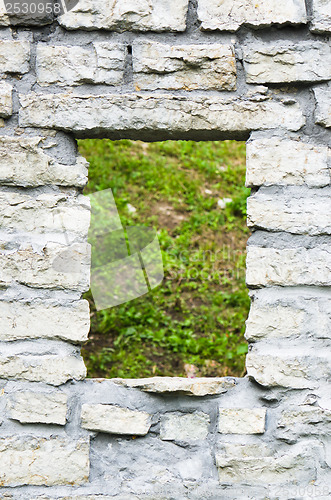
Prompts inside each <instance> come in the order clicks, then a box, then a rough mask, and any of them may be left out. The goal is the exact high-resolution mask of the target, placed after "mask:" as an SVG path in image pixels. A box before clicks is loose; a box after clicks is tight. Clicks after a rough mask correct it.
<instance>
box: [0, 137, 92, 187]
mask: <svg viewBox="0 0 331 500" xmlns="http://www.w3.org/2000/svg"><path fill="white" fill-rule="evenodd" d="M44 139H45V138H43V137H29V138H28V137H22V138H19V137H15V138H14V137H0V155H1V164H0V182H1V183H2V184H6V185H14V186H24V187H36V186H42V185H45V184H46V185H47V184H58V185H61V186H85V184H86V183H87V165H88V164H87V161H86V160H85V158H82V157H78V158H77V160H76V163H75V164H74V165H61V164H59V163H57V162H55V161H54V159H53V158H52V157H50V156H48V155H47V153H46V152H45V151H47V150H45V151H44V150H43V149H42V147H41V146H42V144H43V141H44ZM38 146H40V147H38Z"/></svg>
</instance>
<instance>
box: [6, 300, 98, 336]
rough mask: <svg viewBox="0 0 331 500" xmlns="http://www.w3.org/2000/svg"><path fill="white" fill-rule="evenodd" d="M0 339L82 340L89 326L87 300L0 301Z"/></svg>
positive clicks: (86, 334)
mask: <svg viewBox="0 0 331 500" xmlns="http://www.w3.org/2000/svg"><path fill="white" fill-rule="evenodd" d="M0 317H1V322H0V340H1V341H7V342H8V341H13V340H22V339H62V340H66V341H69V342H74V343H80V342H85V341H86V340H87V338H88V333H89V330H90V315H89V303H88V301H87V300H79V301H77V302H73V303H72V304H70V305H69V306H61V305H58V306H56V305H53V304H47V303H41V302H39V303H32V304H31V303H22V302H17V301H16V302H4V301H0Z"/></svg>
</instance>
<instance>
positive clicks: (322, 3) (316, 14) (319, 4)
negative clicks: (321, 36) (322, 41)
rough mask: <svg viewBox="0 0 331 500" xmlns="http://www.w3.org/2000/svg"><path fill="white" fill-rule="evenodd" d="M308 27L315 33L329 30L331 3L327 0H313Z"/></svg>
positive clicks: (330, 24)
mask: <svg viewBox="0 0 331 500" xmlns="http://www.w3.org/2000/svg"><path fill="white" fill-rule="evenodd" d="M310 29H311V31H314V32H315V33H324V32H329V31H331V3H330V2H329V0H313V19H312V23H311V27H310Z"/></svg>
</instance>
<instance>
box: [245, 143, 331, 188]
mask: <svg viewBox="0 0 331 500" xmlns="http://www.w3.org/2000/svg"><path fill="white" fill-rule="evenodd" d="M329 156H330V151H329V149H328V148H327V147H326V146H315V145H311V144H307V143H305V142H302V141H299V140H292V141H290V140H287V139H280V138H277V137H273V138H271V139H269V138H268V139H255V140H251V141H249V142H248V143H247V173H246V185H247V186H249V187H253V186H262V185H265V186H271V185H274V184H279V185H282V186H286V185H299V186H301V185H303V184H307V186H309V187H324V186H329V185H330V173H329V167H328V158H329Z"/></svg>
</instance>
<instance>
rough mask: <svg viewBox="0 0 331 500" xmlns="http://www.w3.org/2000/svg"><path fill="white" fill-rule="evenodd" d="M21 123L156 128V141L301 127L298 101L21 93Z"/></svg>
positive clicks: (91, 129) (133, 130)
mask: <svg viewBox="0 0 331 500" xmlns="http://www.w3.org/2000/svg"><path fill="white" fill-rule="evenodd" d="M20 102H21V105H22V108H21V109H20V118H19V121H20V125H21V126H22V127H27V126H35V127H50V128H56V129H60V130H73V131H75V132H76V133H78V134H79V132H83V133H84V135H86V133H87V132H88V133H89V134H90V135H94V134H96V133H100V131H101V130H103V131H104V132H105V133H106V134H107V133H108V134H111V133H112V132H113V133H114V132H115V131H116V133H117V134H118V133H119V132H120V131H122V132H123V133H124V132H126V133H127V134H129V135H130V136H132V137H133V138H135V137H136V134H137V133H138V131H140V132H142V131H144V130H145V131H146V130H148V129H151V128H152V129H154V130H155V139H158V138H159V135H160V138H161V137H162V138H166V137H167V138H169V137H170V136H171V133H177V134H178V135H179V136H181V134H185V133H186V134H189V133H190V132H191V133H192V131H193V134H195V135H196V133H197V132H200V133H202V132H204V133H205V132H207V133H208V132H210V137H212V132H214V134H215V132H217V133H218V134H220V132H228V133H230V132H247V131H248V130H252V129H253V130H255V129H269V128H276V127H281V128H285V129H289V130H299V129H300V128H301V127H302V126H303V125H304V123H305V119H304V117H303V115H302V112H301V109H300V107H299V105H298V104H297V103H295V104H293V103H289V104H287V105H284V104H283V103H281V102H272V101H270V100H269V99H268V98H266V97H262V96H260V100H258V99H257V100H254V99H253V98H251V99H245V98H229V99H224V98H223V99H220V98H218V97H212V96H211V97H208V98H206V97H195V98H193V97H191V98H187V97H184V96H183V97H177V96H171V95H170V96H169V95H159V96H156V95H139V94H136V95H135V94H123V95H120V96H117V95H110V94H108V95H97V96H95V95H90V96H88V95H87V96H86V95H84V96H78V95H68V94H53V95H37V94H34V93H32V94H30V95H21V96H20Z"/></svg>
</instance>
